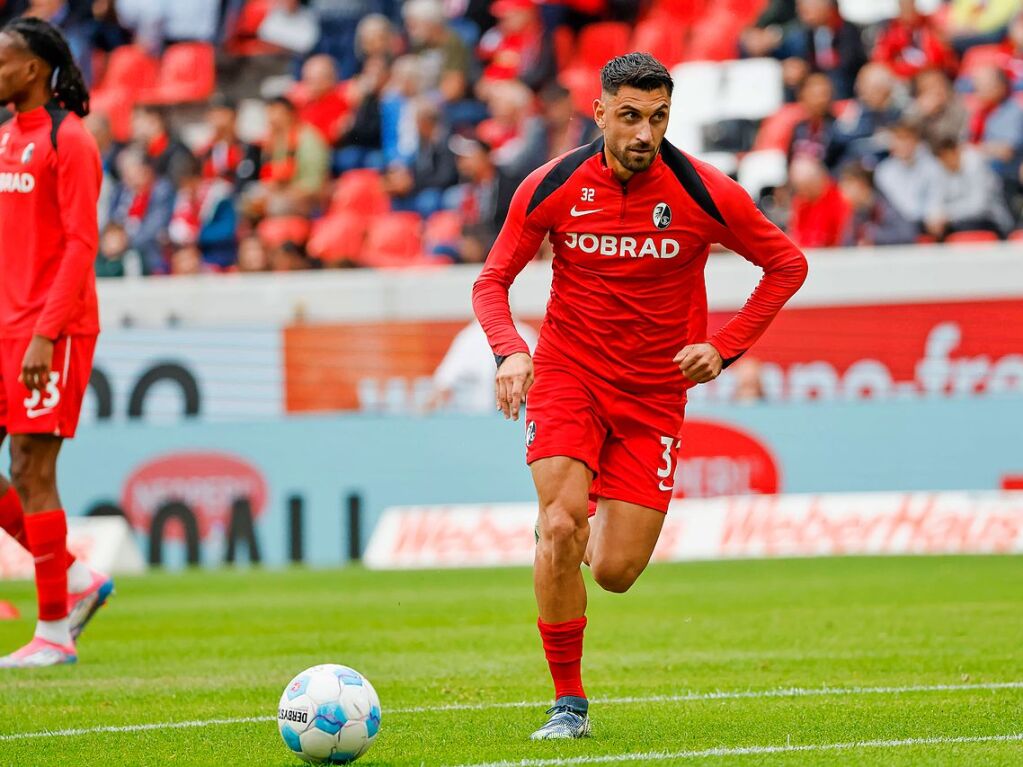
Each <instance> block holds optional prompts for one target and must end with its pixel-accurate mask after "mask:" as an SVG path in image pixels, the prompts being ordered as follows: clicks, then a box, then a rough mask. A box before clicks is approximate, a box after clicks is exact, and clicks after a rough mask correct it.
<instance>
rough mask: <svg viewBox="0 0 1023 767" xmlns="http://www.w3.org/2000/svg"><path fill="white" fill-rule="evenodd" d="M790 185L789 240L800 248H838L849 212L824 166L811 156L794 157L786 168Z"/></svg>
mask: <svg viewBox="0 0 1023 767" xmlns="http://www.w3.org/2000/svg"><path fill="white" fill-rule="evenodd" d="M789 183H790V184H791V185H792V217H791V219H790V221H789V236H790V237H792V241H793V242H795V243H796V244H797V245H799V246H800V247H801V248H833V247H836V246H838V245H841V244H842V237H843V234H844V233H845V230H846V227H847V225H848V221H849V216H850V212H851V211H850V209H849V204H848V203H847V202H846V201H845V198H844V197H842V193H841V192H840V191H839V189H838V184H836V183H835V181H834V180H833V179H832V178H831V176H830V175H829V174H828V170H827V168H826V167H824V164H823V163H822V162H821V161H820V160H818V159H815V158H813V157H811V156H807V155H803V156H800V157H797V158H796V159H794V160H793V161H792V165H791V167H790V169H789Z"/></svg>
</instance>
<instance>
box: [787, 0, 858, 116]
mask: <svg viewBox="0 0 1023 767" xmlns="http://www.w3.org/2000/svg"><path fill="white" fill-rule="evenodd" d="M796 12H797V15H798V19H797V21H795V22H793V23H792V24H791V25H790V26H789V28H788V30H787V31H786V33H785V36H784V39H783V40H782V42H781V45H780V46H779V47H778V48H777V49H775V50H774V51H773V55H774V57H775V58H778V59H781V60H783V61H784V60H786V59H795V60H797V61H800V62H805V64H804V66H806V67H809V70H810V71H813V72H823V73H825V74H826V75H828V77H829V78H831V82H832V84H833V85H834V89H835V95H836V97H837V98H839V99H847V98H851V97H852V95H853V84H854V82H855V80H856V73H857V72H859V71H860V67H861V66H863V64H864V63H865V62H866V60H867V55H866V53H865V52H864V50H863V39H862V37H861V31H860V28H859V27H857V26H856V25H855V24H851V23H849V22H847V21H845V20H844V19H843V18H842V16H841V14H839V12H838V3H837V0H798V2H797V3H796ZM789 69H790V74H789V75H788V79H789V83H790V84H792V82H793V77H794V76H793V75H792V74H791V70H792V69H793V67H792V66H791V65H790V67H789Z"/></svg>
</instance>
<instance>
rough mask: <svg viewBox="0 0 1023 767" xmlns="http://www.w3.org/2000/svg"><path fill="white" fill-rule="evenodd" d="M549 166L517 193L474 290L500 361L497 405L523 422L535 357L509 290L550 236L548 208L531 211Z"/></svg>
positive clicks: (477, 308) (477, 309)
mask: <svg viewBox="0 0 1023 767" xmlns="http://www.w3.org/2000/svg"><path fill="white" fill-rule="evenodd" d="M550 167H551V166H550V164H547V165H544V166H543V167H540V168H537V169H536V170H535V171H533V172H532V173H531V174H530V175H529V176H527V177H526V180H525V181H523V182H522V184H520V185H519V188H518V189H517V190H516V191H515V196H514V197H513V198H512V202H511V208H510V209H509V210H508V216H507V218H506V219H505V221H504V226H502V227H501V233H500V234H499V235H498V236H497V241H496V242H495V243H494V247H493V248H491V250H490V255H489V256H488V257H487V262H486V264H484V266H483V270H482V271H481V272H480V276H479V277H478V278H477V279H476V283H475V284H474V285H473V288H472V307H473V310H474V311H475V312H476V317H477V319H479V321H480V325H482V326H483V330H484V331H485V332H486V334H487V340H488V341H489V342H490V348H491V349H492V350H493V352H494V356H495V357H496V359H497V363H498V369H497V379H496V394H497V407H498V409H499V410H501V411H502V412H503V413H504V416H505V418H511V419H513V420H518V417H519V408H520V407H521V405H522V402H523V400H524V399H525V397H526V392H527V391H529V387H530V386H531V385H532V383H533V361H532V358H531V357H530V355H529V346H528V345H527V344H526V342H525V340H523V338H522V336H521V335H519V332H518V331H517V330H516V329H515V322H514V321H513V320H512V314H511V306H510V305H509V303H508V289H509V288H510V287H511V284H512V282H514V280H515V278H516V277H517V276H518V274H519V272H521V271H522V269H523V268H524V267H525V265H526V264H528V263H529V262H530V261H532V260H533V257H534V256H536V253H537V251H538V250H539V249H540V244H541V243H542V242H543V238H544V237H545V236H546V235H547V231H548V229H549V226H550V225H549V222H548V221H547V220H546V218H545V217H544V215H543V210H544V208H545V207H546V206H544V205H535V206H532V209H531V203H532V201H533V198H534V195H535V194H536V190H537V187H538V186H539V185H540V184H541V182H542V181H543V180H544V178H545V177H546V176H547V173H548V172H549V171H550Z"/></svg>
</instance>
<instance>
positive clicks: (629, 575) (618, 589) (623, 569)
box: [590, 560, 643, 594]
mask: <svg viewBox="0 0 1023 767" xmlns="http://www.w3.org/2000/svg"><path fill="white" fill-rule="evenodd" d="M590 572H592V573H593V580H595V581H596V582H597V585H598V586H600V587H601V588H602V589H604V591H610V592H612V593H614V594H624V593H625V592H626V591H628V590H629V589H630V588H632V584H633V583H635V582H636V580H637V579H638V578H639V576H640V573H642V572H643V568H641V567H635V566H633V565H630V564H629V563H627V562H604V561H599V560H598V561H597V562H594V563H592V564H591V565H590Z"/></svg>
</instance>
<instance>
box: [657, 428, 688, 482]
mask: <svg viewBox="0 0 1023 767" xmlns="http://www.w3.org/2000/svg"><path fill="white" fill-rule="evenodd" d="M661 445H663V446H664V453H663V454H662V455H661V461H663V464H662V465H661V466H660V467H659V468H658V469H657V476H658V477H659V478H660V480H661V481H660V484H658V485H657V489H658V490H660V491H661V492H662V493H667V492H670V491H671V490H673V489H674V487H675V452H676V451H677V450H678V449H679V448H680V447H681V446H682V440H680V439H675V437H661Z"/></svg>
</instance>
